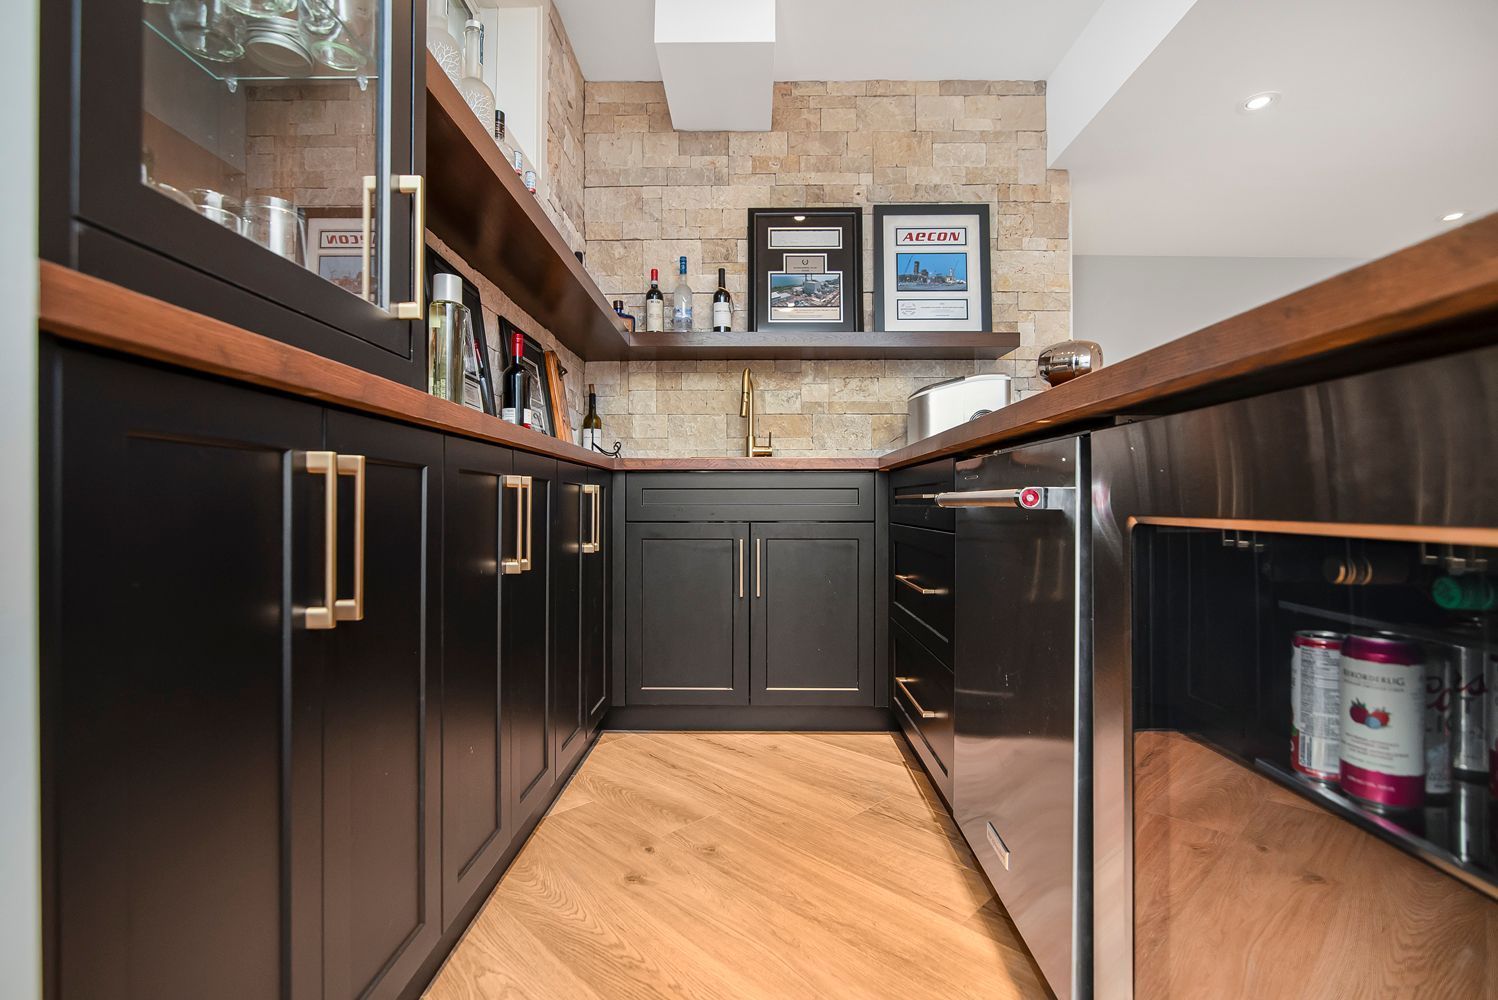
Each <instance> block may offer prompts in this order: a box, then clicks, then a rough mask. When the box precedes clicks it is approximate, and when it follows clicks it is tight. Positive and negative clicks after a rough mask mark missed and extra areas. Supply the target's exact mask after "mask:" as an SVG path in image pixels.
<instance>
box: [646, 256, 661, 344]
mask: <svg viewBox="0 0 1498 1000" xmlns="http://www.w3.org/2000/svg"><path fill="white" fill-rule="evenodd" d="M645 332H646V333H665V332H666V297H665V296H664V295H662V294H661V272H660V270H659V269H657V268H654V267H652V268H651V269H650V291H648V292H646V293H645Z"/></svg>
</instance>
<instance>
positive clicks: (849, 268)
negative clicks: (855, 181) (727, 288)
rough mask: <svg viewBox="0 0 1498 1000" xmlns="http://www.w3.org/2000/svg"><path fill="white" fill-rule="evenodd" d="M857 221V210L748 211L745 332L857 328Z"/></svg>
mask: <svg viewBox="0 0 1498 1000" xmlns="http://www.w3.org/2000/svg"><path fill="white" fill-rule="evenodd" d="M862 222H863V217H862V212H861V211H860V210H859V209H857V208H751V209H749V289H748V291H749V316H748V324H747V325H748V328H749V329H750V330H757V331H772V330H773V331H775V332H777V333H833V332H847V333H851V332H856V331H859V330H862V329H863V288H862V284H861V282H860V280H859V266H860V264H861V263H862V258H863V229H862Z"/></svg>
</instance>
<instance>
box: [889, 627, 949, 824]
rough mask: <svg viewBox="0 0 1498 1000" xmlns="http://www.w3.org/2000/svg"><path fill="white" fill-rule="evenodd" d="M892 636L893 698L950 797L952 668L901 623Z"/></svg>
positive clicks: (933, 777) (916, 744) (924, 759)
mask: <svg viewBox="0 0 1498 1000" xmlns="http://www.w3.org/2000/svg"><path fill="white" fill-rule="evenodd" d="M890 638H891V640H892V642H891V645H892V647H893V649H892V660H893V663H892V664H891V665H892V667H893V670H894V677H893V680H894V684H893V687H892V689H891V692H890V701H891V703H892V704H893V705H894V706H895V711H896V715H897V716H898V717H899V718H900V722H901V725H903V726H904V727H905V729H906V732H907V733H909V734H910V742H911V745H912V746H913V747H915V750H916V753H917V755H918V756H919V757H920V758H921V762H922V763H923V764H925V766H926V770H927V771H928V772H929V773H930V775H931V780H932V781H934V782H935V783H936V785H937V787H938V788H939V789H940V790H941V792H942V794H943V795H945V796H946V797H947V799H948V800H949V801H950V799H951V797H952V750H953V738H952V733H953V727H952V708H953V704H954V698H953V677H952V671H951V670H949V669H947V666H946V664H944V663H942V662H941V661H940V660H938V659H937V658H936V657H935V656H933V655H932V654H931V651H930V650H929V649H927V648H926V647H925V646H923V645H921V644H920V643H919V642H917V641H916V640H915V638H914V637H912V636H911V634H910V633H909V632H907V631H905V629H903V628H901V627H900V625H899V624H892V625H891V627H890Z"/></svg>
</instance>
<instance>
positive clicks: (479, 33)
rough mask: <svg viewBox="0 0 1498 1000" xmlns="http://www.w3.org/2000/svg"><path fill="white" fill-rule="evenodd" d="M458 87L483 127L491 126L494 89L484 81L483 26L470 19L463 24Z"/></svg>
mask: <svg viewBox="0 0 1498 1000" xmlns="http://www.w3.org/2000/svg"><path fill="white" fill-rule="evenodd" d="M458 89H459V90H461V91H462V92H463V100H465V101H467V102H468V107H469V108H471V109H472V110H473V113H474V114H476V115H478V116H479V121H481V122H483V123H484V127H485V128H489V127H492V126H493V124H494V91H492V90H490V89H489V85H488V84H487V83H485V82H484V26H483V25H482V24H480V23H479V22H478V21H472V20H470V21H469V22H468V23H467V24H465V25H464V26H463V79H462V80H460V81H459V82H458Z"/></svg>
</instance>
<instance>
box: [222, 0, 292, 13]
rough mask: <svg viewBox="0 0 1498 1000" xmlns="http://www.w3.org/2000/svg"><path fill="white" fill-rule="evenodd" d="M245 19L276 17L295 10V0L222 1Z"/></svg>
mask: <svg viewBox="0 0 1498 1000" xmlns="http://www.w3.org/2000/svg"><path fill="white" fill-rule="evenodd" d="M224 3H225V4H227V5H228V6H229V7H231V8H233V9H234V10H237V11H239V12H240V13H241V14H244V15H245V16H246V17H276V16H278V15H280V14H290V13H291V12H292V11H294V10H296V0H224Z"/></svg>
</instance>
